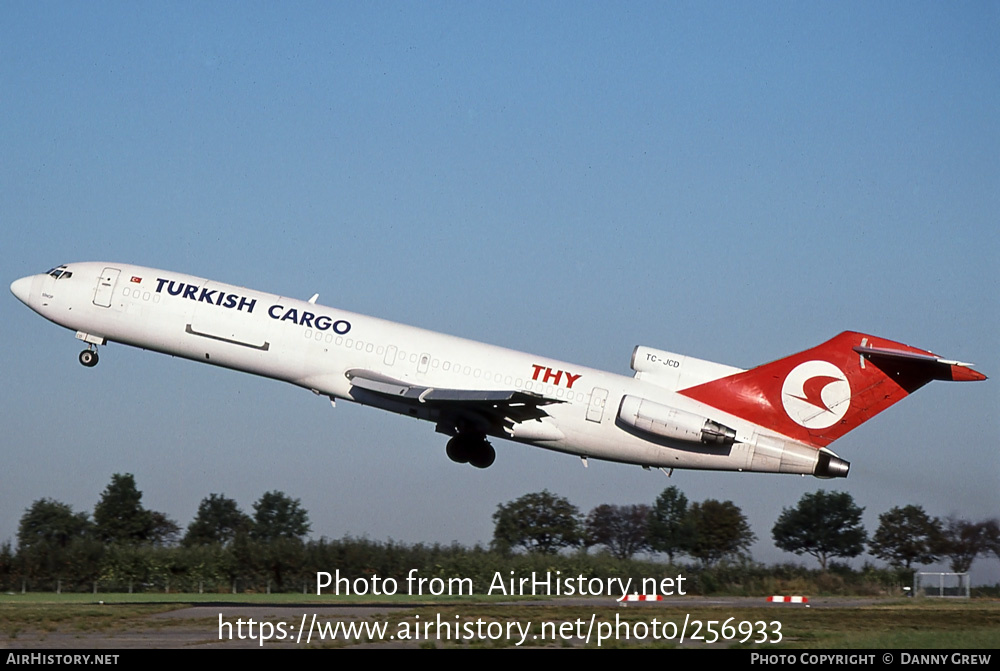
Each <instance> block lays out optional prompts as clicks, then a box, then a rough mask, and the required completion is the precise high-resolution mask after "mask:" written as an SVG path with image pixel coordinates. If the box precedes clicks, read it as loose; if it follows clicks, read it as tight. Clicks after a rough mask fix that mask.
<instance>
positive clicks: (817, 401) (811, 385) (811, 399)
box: [789, 375, 840, 412]
mask: <svg viewBox="0 0 1000 671" xmlns="http://www.w3.org/2000/svg"><path fill="white" fill-rule="evenodd" d="M834 382H840V378H837V377H831V376H829V375H816V376H815V377H811V378H809V379H808V380H806V381H805V382H803V383H802V393H803V394H804V396H796V395H795V394H789V396H791V397H792V398H797V399H799V400H800V401H805V402H806V403H808V404H810V405H814V406H816V407H817V408H819V409H820V410H825V411H826V412H833V410H831V409H830V408H829V406H827V404H826V403H824V402H823V390H824V389H826V388H827V386H828V385H831V384H833V383H834Z"/></svg>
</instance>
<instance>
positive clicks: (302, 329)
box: [10, 262, 986, 478]
mask: <svg viewBox="0 0 1000 671" xmlns="http://www.w3.org/2000/svg"><path fill="white" fill-rule="evenodd" d="M10 289H11V292H12V293H13V294H14V295H15V296H16V297H17V298H18V299H19V300H20V301H21V302H22V303H24V304H25V305H27V306H28V307H29V308H31V309H32V310H34V311H35V312H37V313H38V314H40V315H41V316H43V317H45V318H46V319H48V320H50V321H52V322H54V323H56V324H58V325H60V326H63V327H65V328H67V329H70V330H72V331H75V332H76V337H77V338H78V339H79V340H82V341H83V342H85V343H87V349H85V350H83V351H82V352H80V355H79V360H80V363H81V364H83V365H84V366H88V367H92V366H95V365H96V364H97V362H98V350H97V347H98V346H100V345H105V344H107V343H109V342H117V343H122V344H125V345H131V346H133V347H141V348H143V349H147V350H153V351H156V352H162V353H164V354H171V355H174V356H179V357H184V358H187V359H191V360H193V361H201V362H203V363H208V364H212V365H215V366H222V367H225V368H230V369H234V370H239V371H244V372H247V373H251V374H254V375H260V376H264V377H268V378H273V379H275V380H281V381H284V382H290V383H291V384H294V385H297V386H299V387H303V388H305V389H309V390H311V391H312V392H313V393H315V394H317V395H320V396H326V397H328V398H329V400H330V402H331V403H332V404H333V405H334V407H336V402H337V401H338V400H346V401H353V402H356V403H360V404H363V405H368V406H372V407H375V408H380V409H382V410H388V411H390V412H395V413H399V414H401V415H406V416H409V417H415V418H418V419H421V420H426V421H429V422H433V423H434V424H435V425H436V430H437V431H438V432H440V433H443V434H445V435H448V436H450V437H451V438H450V439H449V440H448V443H447V448H446V453H447V455H448V457H449V458H450V459H451V460H453V461H455V462H459V463H468V464H471V465H472V466H474V467H476V468H487V467H489V466H490V465H492V464H493V462H494V460H495V459H496V451H495V449H494V448H493V446H492V445H491V444H490V442H489V440H488V439H489V438H491V437H492V438H503V439H508V440H512V441H516V442H520V443H526V444H529V445H534V446H537V447H542V448H546V449H549V450H554V451H558V452H563V453H567V454H571V455H576V456H578V457H580V458H581V459H582V461H583V464H584V466H586V465H587V464H588V461H587V460H588V459H590V458H594V459H600V460H606V461H612V462H620V463H625V464H636V465H639V466H642V467H644V468H653V467H655V468H660V469H661V470H664V471H665V472H666V469H669V473H672V472H673V469H698V470H718V471H749V472H769V473H797V474H801V475H813V476H816V477H819V478H839V477H847V474H848V471H849V470H850V462H848V461H846V460H844V459H841V458H840V457H839V456H837V454H836V453H834V452H833V451H832V450H830V449H829V445H830V443H832V442H833V441H835V440H837V439H838V438H840V437H841V436H843V435H844V434H846V433H847V432H848V431H850V430H852V429H854V428H855V427H857V426H859V425H860V424H862V423H863V422H865V421H867V420H869V419H871V418H872V417H874V416H875V415H876V414H878V413H880V412H882V411H883V410H885V409H886V408H888V407H889V406H891V405H893V404H894V403H896V402H897V401H899V400H901V399H903V398H904V397H906V396H907V395H909V394H911V393H913V392H914V391H916V390H917V389H919V388H920V387H922V386H923V385H925V384H927V383H928V382H930V381H931V380H954V381H974V380H985V379H986V376H985V375H983V374H982V373H979V372H978V371H975V370H973V369H972V368H971V366H972V364H968V363H962V362H959V361H954V360H948V359H944V358H941V357H939V356H938V355H936V354H934V353H932V352H929V351H927V350H922V349H917V348H915V347H910V346H908V345H904V344H902V343H898V342H894V341H892V340H886V339H883V338H879V337H875V336H872V335H867V334H863V333H856V332H852V331H845V332H843V333H841V334H839V335H837V336H835V337H833V338H832V339H830V340H828V341H826V342H824V343H822V344H820V345H818V346H816V347H813V348H811V349H807V350H805V351H803V352H799V353H798V354H793V355H791V356H787V357H784V358H782V359H778V360H777V361H773V362H771V363H767V364H763V365H761V366H757V367H756V368H751V369H749V370H743V369H740V368H735V367H732V366H727V365H723V364H719V363H713V362H710V361H705V360H701V359H696V358H694V357H690V356H683V355H680V354H675V353H672V352H667V351H663V350H659V349H654V348H652V347H647V346H637V347H635V349H634V350H633V352H632V360H631V368H632V371H633V375H632V376H631V377H630V376H626V375H620V374H616V373H610V372H605V371H601V370H595V369H592V368H587V367H584V366H579V365H576V364H573V363H567V362H564V361H559V360H556V359H552V358H549V357H546V356H538V355H534V354H527V353H524V352H518V351H514V350H510V349H505V348H502V347H497V346H494V345H488V344H484V343H479V342H475V341H472V340H466V339H463V338H458V337H454V336H450V335H445V334H441V333H435V332H432V331H428V330H424V329H420V328H415V327H412V326H405V325H403V324H396V323H393V322H390V321H386V320H383V319H378V318H375V317H368V316H364V315H360V314H353V313H350V312H346V311H343V310H338V309H335V308H330V307H325V306H322V305H319V304H318V303H317V302H316V301H317V299H318V294H316V295H313V296H312V298H310V299H309V300H308V301H302V300H296V299H294V298H288V297H283V296H276V295H273V294H267V293H262V292H259V291H254V290H252V289H247V288H244V287H238V286H232V285H229V284H222V283H219V282H215V281H211V280H207V279H203V278H200V277H192V276H190V275H185V274H181V273H175V272H169V271H164V270H156V269H153V268H145V267H141V266H135V265H128V264H119V263H101V262H92V263H72V264H66V265H60V266H57V267H55V268H53V269H52V270H50V271H48V272H46V273H43V274H38V275H31V276H28V277H23V278H21V279H18V280H15V281H14V282H13V283H12V284H11V285H10ZM669 473H668V474H669Z"/></svg>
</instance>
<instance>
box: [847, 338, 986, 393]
mask: <svg viewBox="0 0 1000 671" xmlns="http://www.w3.org/2000/svg"><path fill="white" fill-rule="evenodd" d="M854 351H855V352H857V353H858V354H860V355H861V356H863V357H864V358H865V359H867V360H868V361H871V362H872V363H873V364H874V365H876V366H878V367H879V368H880V369H882V371H883V372H885V374H886V375H893V376H895V377H896V378H902V377H906V378H912V379H914V380H915V381H923V382H927V381H930V380H950V381H952V382H976V381H979V380H985V379H986V376H985V375H983V374H982V373H980V372H979V371H977V370H973V369H972V366H973V364H971V363H962V362H961V361H951V360H949V359H942V358H941V357H939V356H937V355H935V354H930V353H927V354H924V353H920V352H907V351H905V350H899V349H891V348H888V347H866V346H864V345H858V346H857V347H855V348H854ZM923 382H921V384H922V383H923Z"/></svg>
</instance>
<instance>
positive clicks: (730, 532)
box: [493, 486, 1000, 573]
mask: <svg viewBox="0 0 1000 671" xmlns="http://www.w3.org/2000/svg"><path fill="white" fill-rule="evenodd" d="M863 512H864V509H863V508H861V507H859V506H858V505H856V504H855V502H854V499H853V497H851V495H850V494H848V493H846V492H826V491H824V490H819V491H817V492H814V493H811V494H805V495H803V497H802V498H801V499H800V500H799V502H798V504H797V505H796V506H794V507H792V508H785V509H784V510H783V511H782V513H781V515H780V516H779V518H778V520H777V521H776V522H775V524H774V527H773V528H772V529H771V537H772V539H773V541H774V544H775V546H777V547H778V548H779V549H781V550H784V551H786V552H791V553H793V554H796V555H802V554H808V555H811V556H813V557H815V558H816V559H817V560H818V561H819V563H820V568H821V569H822V570H823V571H825V570H827V568H828V563H829V561H830V560H831V559H832V558H852V557H857V556H858V555H860V554H862V553H863V552H864V551H865V548H866V547H867V549H868V552H869V553H870V554H871V555H872V556H874V557H877V558H878V559H881V560H883V561H885V562H886V563H887V564H889V566H891V567H893V568H903V569H907V570H909V569H912V568H913V566H914V565H926V564H932V563H934V562H937V561H939V560H941V559H945V558H947V559H948V560H949V564H950V566H951V570H952V571H953V572H956V573H966V572H968V570H969V569H970V568H971V566H972V563H973V561H974V560H975V559H976V558H977V557H980V556H987V555H991V554H992V555H995V556H996V557H997V558H1000V523H998V521H997V520H996V519H987V520H983V521H981V522H971V521H968V520H963V519H958V518H948V519H946V520H940V519H938V518H936V517H931V516H929V515H928V514H927V513H926V512H925V511H924V509H923V508H922V507H921V506H917V505H907V506H903V507H894V508H892V509H891V510H889V511H887V512H885V513H883V514H882V515H880V516H879V526H878V529H877V530H876V531H875V533H874V535H872V536H871V538H869V536H868V532H867V531H866V530H865V528H864V526H863V525H862V523H861V515H862V513H863ZM493 521H494V524H495V526H494V532H493V547H494V548H495V549H496V550H498V551H501V552H510V551H512V550H513V549H516V548H520V549H524V550H526V551H528V552H538V553H543V554H552V553H555V552H559V551H560V550H562V549H565V548H573V547H593V546H602V547H603V548H605V549H606V550H607V552H609V553H610V554H611V555H613V556H615V557H617V558H619V559H629V558H631V557H633V556H634V555H635V554H637V553H640V552H655V553H662V554H665V555H666V556H667V558H668V560H669V561H670V563H673V562H674V560H675V558H676V557H678V556H683V555H686V556H688V557H691V558H692V559H695V560H698V561H699V562H701V563H702V564H703V565H704V566H712V565H714V564H716V563H717V562H719V561H720V560H722V559H727V558H728V559H739V558H745V557H746V553H747V551H748V549H749V548H750V546H751V545H752V544H753V543H754V542H756V540H757V537H756V535H755V534H754V533H753V531H752V530H751V529H750V524H749V522H748V521H747V519H746V516H745V515H744V514H743V512H742V510H740V508H739V507H738V506H736V504H734V503H733V502H732V501H723V502H720V501H716V500H715V499H708V500H706V501H702V502H700V503H693V504H689V502H688V500H687V497H686V496H685V495H684V494H683V493H682V492H681V491H680V490H678V489H677V488H676V487H673V486H671V487H667V488H666V489H665V490H664V491H663V492H662V493H661V494H660V495H659V496H658V497H657V499H656V501H655V502H654V503H653V505H652V506H649V505H646V504H636V505H627V506H615V505H608V504H602V505H599V506H597V507H596V508H594V509H593V510H591V511H590V513H588V514H587V515H586V516H583V515H582V514H581V513H580V511H579V510H578V509H577V508H576V506H574V505H572V504H571V503H570V502H569V501H568V500H567V499H565V498H563V497H559V496H556V495H554V494H552V493H551V492H549V491H547V490H546V491H542V492H538V493H534V494H526V495H525V496H522V497H520V498H519V499H516V500H514V501H511V502H509V503H507V504H501V505H499V506H498V507H497V511H496V512H495V513H494V515H493Z"/></svg>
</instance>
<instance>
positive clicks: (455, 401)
mask: <svg viewBox="0 0 1000 671" xmlns="http://www.w3.org/2000/svg"><path fill="white" fill-rule="evenodd" d="M347 378H348V379H349V380H350V381H351V384H352V385H354V386H355V387H358V388H360V389H367V390H368V391H372V392H375V393H377V394H383V395H385V396H390V397H392V398H395V399H402V400H409V401H412V402H414V403H422V404H428V405H436V406H438V407H440V408H442V409H444V410H447V411H450V412H460V411H461V409H462V408H467V409H469V410H472V411H475V412H478V413H481V414H482V413H488V414H492V415H495V416H498V417H499V418H505V419H508V420H510V421H511V422H515V423H516V422H525V421H528V420H533V419H541V418H542V417H548V413H547V412H545V411H544V410H543V409H542V406H545V405H550V404H552V403H562V401H560V400H557V399H554V398H548V397H545V396H542V395H540V394H533V393H531V392H527V391H518V390H516V389H454V388H445V387H427V386H423V385H417V384H411V383H409V382H405V381H403V380H397V379H395V378H392V377H388V376H386V375H382V374H381V373H376V372H374V371H369V370H359V369H353V370H349V371H347Z"/></svg>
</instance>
